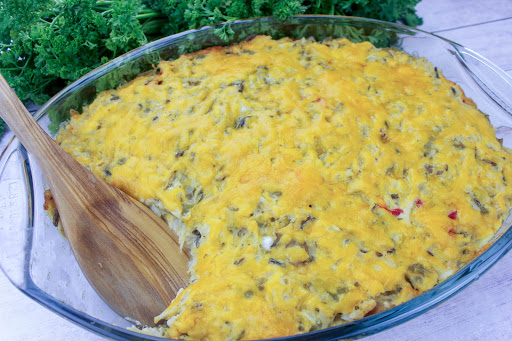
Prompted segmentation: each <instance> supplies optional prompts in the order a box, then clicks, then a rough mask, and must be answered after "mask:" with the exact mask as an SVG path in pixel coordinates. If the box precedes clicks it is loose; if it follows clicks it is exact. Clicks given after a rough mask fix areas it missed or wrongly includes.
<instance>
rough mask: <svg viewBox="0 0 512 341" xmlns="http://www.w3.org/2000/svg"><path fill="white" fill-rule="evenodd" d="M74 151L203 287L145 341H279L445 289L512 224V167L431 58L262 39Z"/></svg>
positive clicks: (105, 107)
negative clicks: (148, 221) (161, 224)
mask: <svg viewBox="0 0 512 341" xmlns="http://www.w3.org/2000/svg"><path fill="white" fill-rule="evenodd" d="M57 141H58V143H59V144H60V145H61V146H62V147H63V148H64V149H65V150H66V151H67V152H68V153H70V154H71V155H72V156H73V157H74V158H76V159H77V160H78V161H79V162H80V163H82V164H83V165H86V166H87V167H89V168H90V169H91V170H92V171H93V172H94V173H95V174H97V175H99V176H101V177H102V178H104V179H105V180H107V181H108V182H110V183H111V184H113V185H114V186H116V187H118V188H120V189H122V190H123V191H125V192H127V193H129V194H130V195H132V196H134V197H136V198H139V199H140V200H141V201H143V202H144V203H146V204H147V205H148V206H150V207H151V208H152V209H153V210H154V211H155V212H157V213H158V214H160V215H161V216H162V217H163V218H165V219H166V220H167V221H168V222H169V225H170V226H171V228H172V229H173V230H174V231H176V233H177V234H178V235H179V237H180V240H181V242H182V243H183V245H184V247H187V248H190V249H191V250H192V253H193V259H192V261H191V264H190V271H191V273H192V279H191V282H190V285H189V286H188V287H187V288H184V289H183V290H182V291H181V293H180V294H179V295H178V297H177V298H176V299H175V300H174V301H173V302H172V303H171V302H169V303H170V305H169V308H168V309H167V310H165V311H164V312H162V314H161V315H159V316H157V317H156V320H157V321H165V322H166V323H165V324H164V327H159V328H153V329H145V330H143V331H144V332H148V333H149V332H153V333H162V335H165V336H167V337H171V338H178V339H205V340H206V339H207V340H239V339H259V338H269V337H278V336H284V335H292V334H297V333H304V332H308V331H313V330H317V329H321V328H326V327H329V326H334V325H339V324H343V323H347V322H349V321H353V320H356V319H360V318H362V317H364V316H367V315H369V314H374V313H377V312H380V311H382V310H385V309H388V308H390V307H393V306H396V305H398V304H400V303H402V302H404V301H407V300H409V299H411V298H414V297H416V296H417V295H419V294H420V293H422V292H424V291H426V290H429V289H430V288H432V287H433V286H435V285H436V284H438V283H439V282H441V281H443V280H444V279H446V278H447V277H448V276H450V275H452V274H453V273H454V272H456V271H457V270H458V269H459V268H461V266H463V265H464V264H466V263H467V262H468V261H470V260H471V259H472V258H474V257H475V256H476V255H477V254H478V253H479V252H481V250H482V248H484V247H485V246H486V244H487V243H488V242H489V240H490V239H491V237H492V236H493V235H494V233H495V232H496V231H497V230H498V228H499V227H500V226H501V225H502V223H503V221H504V219H505V218H506V217H507V216H508V212H509V209H510V199H511V197H512V186H510V185H509V184H508V182H509V181H511V179H512V167H511V165H512V157H511V152H510V150H508V149H506V148H504V147H502V145H501V144H500V142H499V141H498V140H497V139H496V136H495V132H494V129H493V127H492V126H491V124H490V123H489V120H488V118H487V117H486V115H484V114H483V113H482V112H480V111H479V110H478V109H477V108H476V107H475V104H474V103H473V102H472V101H471V99H469V98H467V97H465V95H464V94H463V92H462V90H461V89H460V88H459V87H458V86H457V85H455V84H454V83H452V82H450V81H448V80H447V79H445V78H444V77H443V75H442V73H441V70H439V69H437V68H436V67H434V66H433V65H432V64H430V63H429V62H428V61H427V60H425V59H424V58H417V57H413V56H410V55H407V54H405V53H404V52H401V51H398V50H395V49H378V48H375V47H374V46H372V45H371V44H370V43H368V42H365V43H352V42H350V41H348V40H346V39H331V40H326V41H323V42H316V41H314V40H311V39H302V40H291V39H288V38H284V39H281V40H272V39H271V38H270V37H266V36H257V37H255V38H253V39H252V40H248V41H245V42H243V43H240V44H238V45H233V46H230V47H225V48H224V47H214V48H209V49H206V50H202V51H199V52H197V53H193V54H189V55H183V56H181V57H180V58H179V59H177V60H174V61H162V62H161V63H160V64H159V66H158V68H157V69H156V70H155V71H154V72H152V73H148V74H144V75H141V76H139V77H138V78H136V79H135V80H133V81H131V82H130V83H128V84H126V85H124V86H122V87H121V88H119V89H116V90H112V91H106V92H103V93H101V94H99V96H98V97H97V99H96V100H95V101H94V102H93V103H92V104H91V105H90V106H88V107H86V108H84V112H83V114H80V115H79V114H77V113H74V115H72V118H71V120H70V121H69V122H68V123H67V124H66V125H64V126H63V128H62V129H61V131H60V133H59V135H58V137H57Z"/></svg>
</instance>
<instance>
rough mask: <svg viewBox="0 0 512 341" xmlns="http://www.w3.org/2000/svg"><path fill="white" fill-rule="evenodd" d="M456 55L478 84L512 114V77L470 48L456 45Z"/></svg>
mask: <svg viewBox="0 0 512 341" xmlns="http://www.w3.org/2000/svg"><path fill="white" fill-rule="evenodd" d="M456 51H457V53H456V57H457V59H458V60H459V62H460V63H461V64H462V66H463V67H464V68H465V69H466V71H467V72H468V73H469V74H470V75H471V77H472V78H473V80H474V81H475V82H476V83H477V84H478V86H479V87H480V88H481V89H482V90H483V91H485V93H486V94H487V95H488V96H489V97H490V98H492V99H493V101H494V102H495V103H496V104H497V105H499V106H500V107H501V108H502V109H503V110H505V111H506V112H507V113H508V114H509V115H510V116H512V77H511V76H510V75H509V74H507V73H506V72H505V71H503V70H501V69H500V68H499V67H498V66H496V65H495V64H494V63H493V62H491V61H489V60H488V59H486V58H485V57H482V56H481V55H479V54H478V53H476V52H475V51H472V50H470V49H468V48H465V47H461V46H456Z"/></svg>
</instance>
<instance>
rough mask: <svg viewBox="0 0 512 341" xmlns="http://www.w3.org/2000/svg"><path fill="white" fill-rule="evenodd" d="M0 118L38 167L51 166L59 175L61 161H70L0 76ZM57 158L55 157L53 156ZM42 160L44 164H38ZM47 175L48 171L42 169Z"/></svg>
mask: <svg viewBox="0 0 512 341" xmlns="http://www.w3.org/2000/svg"><path fill="white" fill-rule="evenodd" d="M0 117H2V118H3V119H4V121H5V122H6V123H7V125H8V126H9V127H10V128H11V129H12V131H13V132H14V134H15V135H16V136H17V137H18V139H19V140H20V141H21V143H22V144H23V145H24V146H25V148H26V149H27V150H28V151H29V152H30V153H31V154H32V155H33V156H34V157H35V158H36V160H37V161H38V164H39V165H40V167H45V168H47V167H46V165H47V164H50V165H52V171H56V172H59V173H61V172H62V171H61V169H62V159H63V158H64V159H72V160H73V161H71V162H76V161H75V160H74V159H73V158H71V157H70V156H69V155H67V154H66V153H65V152H64V151H63V150H62V149H61V148H60V147H58V146H57V144H56V143H55V141H53V140H52V139H51V137H50V136H48V134H46V132H45V131H44V130H43V129H42V128H41V126H39V124H37V122H36V121H35V119H34V118H33V117H32V115H30V113H29V112H28V111H27V109H26V108H25V106H24V105H23V103H21V101H20V100H19V98H18V97H17V96H16V94H15V93H14V91H13V90H12V89H11V87H10V86H9V84H8V83H7V81H6V80H5V78H4V77H3V76H2V75H1V74H0ZM56 155H57V156H58V157H55V156H56ZM41 160H44V162H40V161H41ZM43 173H45V174H48V169H43Z"/></svg>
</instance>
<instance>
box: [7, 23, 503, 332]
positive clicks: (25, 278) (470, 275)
mask: <svg viewBox="0 0 512 341" xmlns="http://www.w3.org/2000/svg"><path fill="white" fill-rule="evenodd" d="M219 27H220V26H217V27H205V28H202V29H198V30H191V31H187V32H183V33H179V34H176V35H173V36H170V37H167V38H163V39H160V40H158V41H155V42H152V43H150V44H147V45H145V46H143V47H140V48H138V49H136V50H133V51H131V52H129V53H127V54H125V55H123V56H121V57H119V58H117V59H115V60H113V61H111V62H109V63H107V64H105V65H103V66H102V67H100V68H98V69H96V70H94V71H92V72H90V73H88V74H87V75H85V76H83V77H82V78H80V79H79V80H77V81H76V82H74V83H73V84H71V85H70V86H68V87H67V88H65V89H64V90H62V91H61V92H60V93H59V94H57V95H56V96H54V97H53V98H52V99H51V100H50V101H49V102H48V103H46V104H45V105H44V106H43V107H41V108H40V109H39V111H38V112H37V113H36V114H35V117H36V119H38V121H39V123H40V124H41V125H42V126H43V127H44V128H45V129H47V131H49V132H50V133H51V134H55V133H56V131H57V130H58V128H59V127H58V124H50V119H49V117H50V116H51V117H52V118H53V119H52V121H63V120H65V119H66V117H69V110H70V109H74V110H77V111H80V110H81V108H82V107H83V106H84V105H87V104H90V103H91V102H92V101H93V99H94V98H95V97H96V95H97V94H98V93H99V92H101V91H103V90H108V89H113V88H115V87H117V86H118V85H121V84H123V83H126V82H127V81H130V80H131V79H133V78H135V77H136V76H137V75H138V74H140V73H142V72H145V71H148V70H152V69H153V68H154V67H155V65H156V64H157V63H158V61H159V60H168V59H175V58H178V57H179V55H181V54H183V53H189V52H195V51H198V50H201V49H204V48H207V47H211V46H226V45H230V44H233V43H236V42H240V41H242V40H244V39H247V38H249V37H251V36H252V35H255V34H264V35H270V36H272V37H274V38H276V39H278V38H282V37H291V38H293V39H298V38H302V37H306V38H308V37H313V38H315V39H316V40H323V39H325V38H328V37H332V38H341V37H346V38H349V39H351V40H353V41H356V42H359V41H365V40H367V41H370V42H372V43H377V45H378V47H394V48H398V49H400V50H403V51H405V52H407V53H409V54H412V55H414V56H418V57H425V58H427V59H428V60H429V61H430V62H432V63H433V64H434V65H436V66H437V67H438V68H440V69H441V70H442V71H443V74H444V76H445V77H446V78H447V79H449V80H451V81H453V82H455V83H457V84H458V85H460V86H461V88H462V89H463V90H464V92H465V94H466V96H467V97H470V98H472V99H473V101H474V102H475V103H476V104H477V106H478V108H479V109H480V110H481V111H482V112H484V113H486V114H488V115H489V119H490V120H491V123H492V124H493V126H494V127H496V132H497V137H498V138H501V139H503V145H504V146H506V147H509V148H510V147H512V133H511V132H512V116H511V115H512V100H511V99H509V97H508V96H506V94H507V93H511V92H512V79H511V78H510V76H508V75H507V74H506V73H505V72H503V71H502V70H500V69H499V68H497V67H496V66H495V65H494V64H492V63H491V62H489V61H488V60H486V59H485V58H483V57H481V56H479V55H478V54H476V53H474V52H473V51H471V50H469V49H466V48H464V47H463V46H461V45H459V44H456V43H454V42H451V41H449V40H446V39H443V38H440V37H437V36H435V35H432V34H429V33H427V32H423V31H421V30H417V29H413V28H409V27H406V26H402V25H398V24H392V23H386V22H381V21H377V20H372V19H364V18H354V17H340V16H297V17H294V18H292V19H290V20H286V21H278V20H275V19H273V18H259V19H252V20H251V19H249V20H240V21H236V22H234V23H233V24H232V25H231V28H232V29H233V30H234V32H235V34H234V36H233V37H232V38H231V39H230V40H229V41H223V40H221V39H220V38H219V37H218V36H216V35H215V30H216V29H219ZM375 37H378V38H379V39H378V41H377V40H376V38H375ZM45 188H47V186H46V183H45V179H44V178H43V177H42V175H41V172H40V170H39V168H38V166H37V164H36V163H35V162H34V161H33V159H32V157H31V156H30V155H28V154H27V153H26V151H25V150H24V148H23V147H22V146H21V145H20V144H19V142H18V141H17V140H16V139H14V140H12V141H10V143H8V146H7V148H6V149H5V150H4V151H3V152H2V154H1V157H0V217H1V218H2V222H1V225H0V251H1V253H0V266H1V268H2V270H3V271H4V272H5V274H6V275H7V276H8V277H9V279H10V280H11V282H12V283H13V284H14V285H15V286H16V287H18V288H19V289H20V290H21V291H22V292H24V293H25V294H26V295H28V296H29V297H31V298H32V299H33V300H35V301H37V302H39V303H41V304H42V305H44V306H45V307H47V308H48V309H50V310H52V311H54V312H56V313H58V314H60V315H61V316H63V317H65V318H67V319H69V320H71V321H73V322H75V323H76V324H78V325H80V326H82V327H84V328H86V329H89V330H91V331H93V332H96V333H98V334H100V335H103V336H106V337H110V338H113V339H116V340H134V341H136V340H161V338H157V337H150V336H146V335H142V334H138V333H135V332H131V331H128V330H126V329H125V328H126V327H128V326H130V325H131V323H130V322H129V321H127V320H125V319H124V318H123V317H122V316H119V315H117V314H116V313H115V312H114V311H112V310H111V309H110V308H109V307H108V306H107V305H106V304H105V303H104V302H103V301H102V300H101V299H100V298H99V296H98V295H97V294H96V293H95V292H94V290H93V289H92V288H91V286H90V285H89V283H88V282H87V279H86V278H85V277H84V276H83V274H82V272H81V271H80V268H79V266H78V264H77V262H76V260H75V258H74V256H73V254H72V252H71V249H70V247H69V244H68V243H67V241H66V239H65V238H63V236H62V235H61V234H60V233H59V231H58V229H57V228H55V227H54V226H53V224H52V219H50V218H49V217H48V216H47V215H46V212H45V211H44V210H43V204H44V189H45ZM511 225H512V218H510V217H509V219H507V221H505V223H504V224H503V226H502V227H501V229H500V230H499V231H498V233H497V234H496V236H495V237H494V238H493V240H492V242H493V244H492V245H491V246H490V247H489V248H488V249H487V250H486V251H485V252H483V253H482V254H481V255H480V256H479V257H477V258H475V259H474V260H473V261H472V262H470V263H469V264H467V265H466V266H465V267H463V268H462V269H460V270H459V271H458V272H457V273H455V274H454V275H453V276H451V277H450V278H448V279H447V280H445V281H444V282H442V283H440V284H438V285H437V286H435V287H434V288H432V289H431V290H429V291H427V292H425V293H423V294H422V295H420V296H418V297H417V298H415V299H413V300H410V301H408V302H405V303H403V304H401V305H399V306H397V307H394V308H392V309H389V310H387V311H384V312H381V313H379V314H376V315H372V316H368V317H366V318H364V319H361V320H357V321H354V322H351V323H348V324H345V325H342V326H337V327H332V328H328V329H323V330H318V331H314V332H310V333H306V334H300V335H294V336H289V337H284V338H280V340H338V339H342V338H353V337H357V336H365V335H370V334H373V333H376V332H378V331H381V330H384V329H387V328H390V327H393V326H395V325H397V324H400V323H403V322H405V321H407V320H409V319H411V318H413V317H415V316H417V315H419V314H421V313H423V312H425V311H426V310H428V309H430V308H432V307H434V306H436V305H437V304H439V303H441V302H442V301H444V300H446V299H447V298H449V297H451V296H452V295H454V294H455V293H457V292H458V291H459V290H461V289H462V288H464V287H465V286H467V285H468V284H469V283H471V282H472V281H474V280H475V279H477V278H479V276H480V275H482V274H483V273H484V272H485V271H486V270H487V269H489V268H490V267H491V266H492V265H493V264H494V263H495V262H496V261H498V260H499V259H500V258H501V257H502V256H503V255H504V254H505V253H506V252H507V251H508V250H509V249H511V248H512V229H510V228H509V227H510V226H511Z"/></svg>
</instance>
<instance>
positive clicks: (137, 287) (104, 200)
mask: <svg viewBox="0 0 512 341" xmlns="http://www.w3.org/2000/svg"><path fill="white" fill-rule="evenodd" d="M0 116H1V117H2V118H3V119H4V120H5V122H6V123H7V124H8V125H9V127H11V129H12V131H13V132H14V133H15V134H16V136H17V137H18V139H19V140H20V141H21V143H22V144H23V145H24V146H25V148H26V149H27V150H28V151H29V152H30V153H31V154H32V156H33V157H34V158H35V159H36V160H37V164H38V165H39V166H40V167H41V170H42V171H43V174H44V175H45V177H46V179H47V180H48V184H49V185H50V189H51V191H52V193H53V196H54V198H55V202H56V204H57V209H58V211H59V215H60V218H61V220H62V226H63V228H64V231H65V233H66V237H67V238H68V239H69V243H70V244H71V247H72V249H73V252H74V254H75V256H76V258H77V260H78V263H79V264H80V267H81V269H82V271H83V273H84V274H85V276H86V277H87V279H88V280H89V282H90V283H91V285H92V286H93V287H94V289H95V290H96V292H97V293H98V294H99V295H100V296H101V297H102V299H103V300H104V301H105V302H107V304H108V305H110V307H112V308H113V309H114V310H115V311H116V312H117V313H118V314H120V315H121V316H123V317H130V318H133V319H135V320H138V321H140V322H142V323H144V324H148V325H153V324H154V323H153V317H154V316H156V315H158V314H160V313H161V312H162V311H163V310H164V309H165V308H166V307H167V306H168V305H169V303H170V302H171V300H172V299H173V298H174V297H175V296H176V293H177V292H178V290H179V289H180V288H184V287H185V286H186V285H187V282H188V279H189V275H188V273H187V264H188V261H189V258H190V255H189V253H188V252H187V251H186V250H183V251H181V249H180V246H179V242H178V238H177V237H176V236H175V235H174V233H173V232H172V231H171V230H170V228H169V226H168V225H167V224H166V223H165V222H164V221H163V220H162V219H160V218H159V217H157V216H156V215H155V214H154V213H153V212H152V211H151V210H149V209H148V208H147V207H145V206H144V205H143V204H141V203H140V202H138V201H137V200H135V199H133V198H132V197H130V196H129V195H127V194H125V193H123V192H121V191H120V190H118V189H116V188H114V187H113V186H111V185H110V184H108V183H107V182H105V181H103V180H102V179H100V178H98V177H97V176H95V175H94V174H92V173H91V172H90V171H88V170H87V169H85V168H84V167H82V165H80V164H79V163H78V162H77V161H75V160H74V159H73V158H72V157H71V156H69V155H68V154H67V153H66V152H65V151H64V150H62V148H60V147H59V146H58V145H57V143H56V142H55V141H54V140H53V139H52V138H50V136H48V135H47V134H46V133H45V132H44V130H43V129H42V128H41V127H40V126H39V125H38V124H37V122H36V121H35V120H34V118H33V117H32V116H31V115H30V114H29V113H28V111H27V110H26V109H25V106H24V105H23V104H22V103H21V101H20V100H19V99H18V97H16V94H15V93H14V92H13V91H12V89H11V88H10V87H9V85H8V84H7V82H6V81H5V79H4V78H3V77H2V76H1V75H0Z"/></svg>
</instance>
